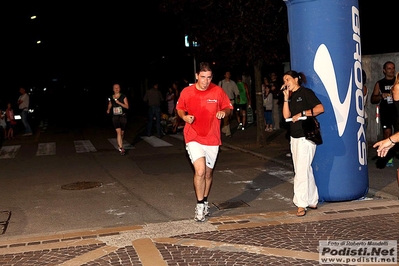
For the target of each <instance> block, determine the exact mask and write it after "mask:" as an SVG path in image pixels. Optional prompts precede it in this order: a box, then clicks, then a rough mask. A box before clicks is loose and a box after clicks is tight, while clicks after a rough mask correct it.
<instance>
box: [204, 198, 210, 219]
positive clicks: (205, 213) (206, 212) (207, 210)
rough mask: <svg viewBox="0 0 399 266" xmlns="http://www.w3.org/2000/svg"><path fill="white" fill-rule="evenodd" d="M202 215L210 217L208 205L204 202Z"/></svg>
mask: <svg viewBox="0 0 399 266" xmlns="http://www.w3.org/2000/svg"><path fill="white" fill-rule="evenodd" d="M204 215H205V216H210V215H211V214H210V212H209V203H208V202H207V201H204Z"/></svg>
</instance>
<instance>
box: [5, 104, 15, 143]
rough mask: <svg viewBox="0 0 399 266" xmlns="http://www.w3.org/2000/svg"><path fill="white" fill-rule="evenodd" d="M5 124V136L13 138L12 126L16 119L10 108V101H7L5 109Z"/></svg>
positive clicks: (13, 126)
mask: <svg viewBox="0 0 399 266" xmlns="http://www.w3.org/2000/svg"><path fill="white" fill-rule="evenodd" d="M6 124H7V138H8V139H13V138H14V128H15V125H16V124H17V121H16V120H15V117H14V109H12V105H11V103H10V102H8V103H7V109H6Z"/></svg>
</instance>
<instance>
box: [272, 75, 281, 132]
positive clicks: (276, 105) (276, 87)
mask: <svg viewBox="0 0 399 266" xmlns="http://www.w3.org/2000/svg"><path fill="white" fill-rule="evenodd" d="M270 85H271V89H272V94H273V124H274V126H273V130H278V129H280V128H281V126H282V121H283V100H284V96H283V94H282V93H280V88H281V85H282V83H281V82H280V81H279V80H278V77H277V73H276V72H271V73H270Z"/></svg>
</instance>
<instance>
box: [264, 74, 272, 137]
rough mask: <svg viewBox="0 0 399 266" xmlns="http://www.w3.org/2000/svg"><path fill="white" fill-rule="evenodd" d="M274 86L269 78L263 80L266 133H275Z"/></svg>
mask: <svg viewBox="0 0 399 266" xmlns="http://www.w3.org/2000/svg"><path fill="white" fill-rule="evenodd" d="M271 88H272V85H271V84H270V82H269V78H268V77H264V78H263V83H262V98H263V114H264V118H265V124H266V126H265V131H266V132H271V131H273V95H272V92H271Z"/></svg>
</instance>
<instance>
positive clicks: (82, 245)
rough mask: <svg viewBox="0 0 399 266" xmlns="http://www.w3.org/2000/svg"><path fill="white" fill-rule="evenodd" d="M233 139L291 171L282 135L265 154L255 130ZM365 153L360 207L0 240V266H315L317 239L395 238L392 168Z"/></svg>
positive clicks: (398, 217) (229, 143)
mask: <svg viewBox="0 0 399 266" xmlns="http://www.w3.org/2000/svg"><path fill="white" fill-rule="evenodd" d="M232 133H233V136H232V137H231V138H226V137H224V136H223V146H225V147H227V148H231V149H237V150H240V151H242V152H246V153H251V154H253V155H254V156H260V157H262V158H265V159H266V160H272V161H274V162H277V163H280V164H283V165H285V166H287V167H292V163H291V158H290V157H287V156H286V154H287V153H288V152H289V148H288V140H287V139H286V138H285V136H284V131H283V130H279V131H274V132H270V133H267V140H268V145H267V146H266V147H259V145H258V144H256V126H255V125H251V126H249V127H247V128H246V129H245V130H244V131H238V132H236V131H235V130H234V129H233V132H232ZM370 152H371V154H370V155H369V178H370V192H369V195H367V197H366V198H365V199H363V200H357V201H349V202H336V203H333V204H322V205H321V206H319V208H318V209H317V210H309V211H308V213H307V215H306V216H305V217H296V216H295V212H296V209H295V208H293V209H292V211H284V212H267V213H253V214H246V215H238V216H231V217H230V216H224V217H210V218H209V220H207V222H205V223H196V222H193V221H192V219H189V220H184V221H175V222H168V223H157V224H146V225H132V226H129V227H116V228H104V229H98V230H88V231H84V232H64V233H59V234H54V235H46V236H34V237H25V238H24V237H19V238H9V239H1V238H0V265H35V266H36V265H88V266H89V265H145V266H158V265H251V266H253V265H319V251H318V248H319V240H398V239H399V201H398V198H397V195H398V188H397V184H396V167H390V168H384V169H378V168H377V167H376V166H375V163H374V160H373V157H374V156H375V154H373V151H372V149H370ZM395 163H398V162H395ZM398 166H399V165H398ZM334 265H345V264H334ZM395 265H399V264H395Z"/></svg>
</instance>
